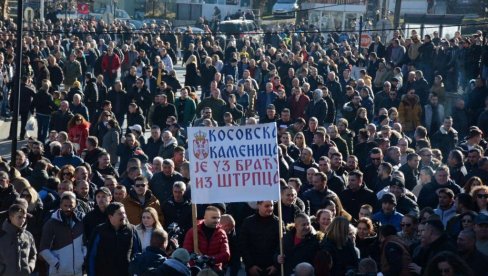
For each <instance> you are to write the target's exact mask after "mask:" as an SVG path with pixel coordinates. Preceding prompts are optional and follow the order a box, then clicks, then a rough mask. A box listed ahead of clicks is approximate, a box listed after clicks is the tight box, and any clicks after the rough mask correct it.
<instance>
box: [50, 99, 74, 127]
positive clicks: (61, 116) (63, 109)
mask: <svg viewBox="0 0 488 276" xmlns="http://www.w3.org/2000/svg"><path fill="white" fill-rule="evenodd" d="M73 117H74V115H73V113H72V112H71V111H70V110H69V102H68V101H62V102H61V104H60V105H59V110H57V111H56V112H54V113H53V114H52V115H51V122H50V124H49V130H50V131H51V130H55V131H57V132H60V131H67V130H68V122H69V121H70V120H71V118H73Z"/></svg>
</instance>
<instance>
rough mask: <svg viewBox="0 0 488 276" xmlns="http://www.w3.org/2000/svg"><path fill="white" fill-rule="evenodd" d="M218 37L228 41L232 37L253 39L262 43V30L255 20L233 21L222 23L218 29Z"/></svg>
mask: <svg viewBox="0 0 488 276" xmlns="http://www.w3.org/2000/svg"><path fill="white" fill-rule="evenodd" d="M217 32H218V34H217V37H218V38H221V39H223V40H224V41H228V40H229V39H230V37H231V36H234V37H235V38H236V39H237V38H240V37H245V36H248V37H252V38H253V40H255V41H258V42H261V41H262V38H263V36H262V32H263V31H262V30H261V28H260V27H259V26H258V24H257V23H256V22H255V21H254V20H247V19H233V20H226V21H222V22H220V24H219V26H218V27H217Z"/></svg>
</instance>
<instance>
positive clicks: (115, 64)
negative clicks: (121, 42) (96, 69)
mask: <svg viewBox="0 0 488 276" xmlns="http://www.w3.org/2000/svg"><path fill="white" fill-rule="evenodd" d="M120 65H121V62H120V57H119V56H118V55H117V54H116V53H114V49H113V48H112V47H108V49H107V53H106V54H105V55H104V56H103V58H102V72H103V77H104V80H105V85H106V86H107V87H111V86H112V85H113V84H114V82H115V80H116V79H117V75H118V71H119V69H120Z"/></svg>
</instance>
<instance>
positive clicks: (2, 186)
mask: <svg viewBox="0 0 488 276" xmlns="http://www.w3.org/2000/svg"><path fill="white" fill-rule="evenodd" d="M17 198H19V194H18V193H17V192H16V191H15V189H14V186H13V185H11V184H10V178H9V176H8V174H7V173H6V172H3V171H1V172H0V213H1V214H2V215H0V223H3V221H4V220H5V219H6V218H7V212H6V211H7V210H8V208H10V206H11V205H12V204H14V202H15V200H16V199H17Z"/></svg>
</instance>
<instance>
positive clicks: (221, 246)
mask: <svg viewBox="0 0 488 276" xmlns="http://www.w3.org/2000/svg"><path fill="white" fill-rule="evenodd" d="M197 229H198V250H199V251H200V253H201V254H202V255H207V256H210V257H213V258H215V266H214V267H213V269H214V270H215V271H216V272H217V273H219V275H223V272H222V267H223V265H225V264H226V263H227V262H228V261H229V259H230V249H229V242H228V240H227V234H226V233H225V231H224V229H222V227H221V226H220V210H219V209H218V208H217V207H215V206H208V207H207V209H206V210H205V216H204V217H203V221H200V222H199V223H198V225H197ZM183 247H184V248H185V249H186V250H188V251H189V252H194V251H195V250H194V248H193V228H191V229H190V230H188V232H187V233H186V236H185V242H184V243H183Z"/></svg>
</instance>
